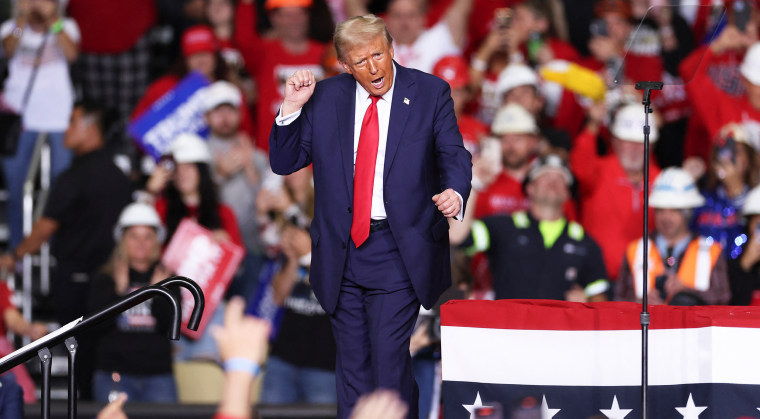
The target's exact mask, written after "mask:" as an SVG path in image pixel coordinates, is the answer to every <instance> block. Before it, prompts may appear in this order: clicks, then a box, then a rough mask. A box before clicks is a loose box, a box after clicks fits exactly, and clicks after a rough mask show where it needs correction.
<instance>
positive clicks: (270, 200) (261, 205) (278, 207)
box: [256, 188, 293, 215]
mask: <svg viewBox="0 0 760 419" xmlns="http://www.w3.org/2000/svg"><path fill="white" fill-rule="evenodd" d="M292 204H293V201H292V200H291V199H290V197H289V196H288V194H287V193H286V192H285V190H284V189H283V188H280V189H279V190H276V191H273V190H270V189H268V188H262V189H261V190H260V191H259V195H258V197H257V198H256V209H257V211H258V213H259V214H261V215H266V214H267V213H268V212H269V211H277V212H283V211H285V209H287V208H288V207H289V206H291V205H292Z"/></svg>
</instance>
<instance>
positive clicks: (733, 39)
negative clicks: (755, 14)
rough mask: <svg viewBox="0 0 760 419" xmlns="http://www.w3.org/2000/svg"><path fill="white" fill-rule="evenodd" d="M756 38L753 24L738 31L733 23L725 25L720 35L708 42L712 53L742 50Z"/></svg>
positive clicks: (755, 40)
mask: <svg viewBox="0 0 760 419" xmlns="http://www.w3.org/2000/svg"><path fill="white" fill-rule="evenodd" d="M757 40H758V34H757V29H756V27H755V25H747V28H746V29H745V30H744V31H740V30H739V28H737V27H736V26H734V25H726V27H725V28H723V31H721V33H720V35H718V37H717V38H715V40H714V41H713V42H712V43H711V44H710V49H711V50H712V52H713V53H714V54H720V53H722V52H725V51H728V50H744V49H747V48H748V47H749V46H750V45H752V44H754V43H755V42H757Z"/></svg>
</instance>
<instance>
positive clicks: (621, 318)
mask: <svg viewBox="0 0 760 419" xmlns="http://www.w3.org/2000/svg"><path fill="white" fill-rule="evenodd" d="M640 310H641V305H640V304H636V303H629V302H604V303H588V304H581V303H570V302H566V301H550V300H500V301H461V300H459V301H451V302H448V303H446V304H444V305H443V306H442V308H441V340H442V341H441V353H442V360H443V365H442V376H443V390H442V391H443V409H444V417H451V418H454V417H465V415H467V416H470V415H472V414H473V413H474V412H475V410H478V409H483V410H485V411H489V409H494V410H499V409H501V410H502V413H504V417H553V415H554V414H558V416H557V417H559V416H561V417H573V418H588V417H593V416H596V415H599V414H600V412H601V413H602V414H604V415H605V416H607V417H610V418H612V417H621V418H622V417H623V416H627V417H641V415H642V411H641V409H642V408H641V405H640V401H641V391H642V388H641V383H642V381H641V369H640V363H639V360H640V355H641V353H640V349H641V340H642V338H641V330H640V324H639V313H640ZM650 311H651V314H652V323H651V325H650V331H649V335H650V338H649V341H650V348H649V359H650V362H649V377H650V381H649V386H650V387H649V390H650V392H649V393H650V395H651V397H650V398H649V406H648V407H649V410H650V412H651V417H655V418H663V417H672V416H673V412H674V411H678V412H680V413H681V414H682V415H684V416H683V417H694V418H696V417H697V416H698V415H699V413H700V412H702V411H704V412H705V414H704V416H706V417H720V418H738V417H755V416H757V410H758V408H760V357H758V356H757V349H756V348H758V347H760V307H739V306H696V307H675V306H664V305H657V306H650ZM536 414H538V415H539V416H536ZM629 414H630V415H629ZM476 416H477V415H476ZM489 417H491V416H489ZM494 417H495V416H494ZM679 417H681V416H679Z"/></svg>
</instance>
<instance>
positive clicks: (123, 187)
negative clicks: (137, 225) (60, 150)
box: [43, 149, 132, 273]
mask: <svg viewBox="0 0 760 419" xmlns="http://www.w3.org/2000/svg"><path fill="white" fill-rule="evenodd" d="M131 192H132V190H131V186H130V184H129V181H128V180H127V178H126V176H124V174H123V173H122V172H121V170H119V169H118V168H117V167H116V165H114V164H113V160H112V158H111V155H110V154H109V153H108V152H106V151H105V150H103V149H99V150H95V151H92V152H90V153H87V154H84V155H82V156H77V157H75V158H74V160H73V161H72V163H71V166H70V167H69V168H68V169H67V170H66V171H64V172H63V173H61V175H60V176H59V177H58V179H57V180H56V182H55V184H54V185H53V187H52V189H51V190H50V195H49V196H48V201H47V205H46V206H45V211H44V214H43V215H44V216H45V217H47V218H51V219H53V220H55V221H57V222H58V224H59V226H58V230H57V231H56V233H55V237H54V241H53V244H52V252H53V255H54V256H55V257H56V259H57V263H58V265H59V266H66V267H67V268H68V270H69V271H72V272H86V273H90V272H93V271H94V270H95V269H97V268H98V267H100V266H101V265H102V264H103V263H105V262H106V260H107V259H108V257H109V256H110V254H111V251H112V250H113V247H114V240H113V228H114V225H116V222H117V221H118V219H119V214H120V213H121V210H122V209H123V208H124V207H125V206H126V205H127V204H129V202H130V201H131Z"/></svg>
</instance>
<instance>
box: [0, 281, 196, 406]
mask: <svg viewBox="0 0 760 419" xmlns="http://www.w3.org/2000/svg"><path fill="white" fill-rule="evenodd" d="M172 286H181V287H184V288H186V289H188V290H189V291H190V293H191V294H192V295H193V300H194V304H193V311H192V313H191V315H190V319H189V321H188V324H187V328H188V329H190V330H198V326H199V325H200V320H201V316H202V315H203V309H204V307H205V304H206V303H205V298H204V296H203V291H202V290H201V288H200V287H199V286H198V284H196V283H195V282H194V281H193V280H191V279H189V278H185V277H182V276H175V277H171V278H167V279H165V280H163V281H161V282H159V283H157V284H155V285H149V286H146V287H142V288H140V289H138V290H136V291H134V292H132V293H130V294H128V295H126V296H125V297H124V298H122V299H121V300H119V301H117V302H115V303H113V304H111V305H110V306H108V307H106V308H104V309H103V310H101V311H99V312H97V313H95V314H93V315H90V316H88V317H86V318H82V317H80V318H79V319H77V320H74V321H73V322H71V323H69V324H68V325H65V326H64V327H62V328H61V329H59V330H58V331H55V332H52V333H50V334H48V335H47V336H45V337H43V338H41V339H39V340H37V341H35V342H32V343H30V344H28V345H26V346H24V347H22V348H20V349H18V350H16V351H14V352H12V353H11V354H9V355H7V356H5V357H3V358H2V359H0V374H1V373H3V372H5V371H8V370H10V369H11V368H13V367H15V366H16V365H19V364H21V363H23V362H26V361H28V360H30V359H32V358H34V357H35V356H38V357H39V358H40V362H41V365H42V372H43V380H42V381H43V382H42V384H43V388H42V403H41V405H42V417H43V418H49V417H50V368H51V363H52V357H51V355H50V350H49V348H51V347H53V346H55V345H58V344H60V343H62V342H64V341H65V342H66V346H67V349H68V353H69V417H70V418H75V417H76V391H75V384H76V379H75V369H74V368H73V367H74V358H75V356H76V348H77V343H76V340H75V339H74V337H75V335H77V334H80V333H82V332H84V331H85V330H87V329H91V328H92V327H94V326H96V325H98V324H100V323H102V322H104V321H106V320H108V319H111V318H113V317H116V316H117V315H119V314H121V313H123V312H124V311H126V310H128V309H130V308H132V307H134V306H136V305H138V304H140V303H142V302H144V301H146V300H148V299H150V298H153V297H156V296H161V297H163V298H166V299H167V300H168V301H169V302H170V304H171V306H172V324H171V329H170V330H169V339H172V340H177V339H179V332H180V324H181V320H182V319H181V311H180V307H181V304H180V302H179V301H178V298H177V297H176V296H175V295H173V294H172V293H170V292H169V291H168V290H167V289H166V288H167V287H172Z"/></svg>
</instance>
